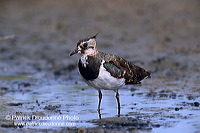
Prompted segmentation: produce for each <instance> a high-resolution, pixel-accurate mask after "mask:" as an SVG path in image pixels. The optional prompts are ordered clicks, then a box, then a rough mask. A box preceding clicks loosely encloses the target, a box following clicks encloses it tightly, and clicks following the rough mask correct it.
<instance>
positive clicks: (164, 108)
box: [0, 0, 200, 133]
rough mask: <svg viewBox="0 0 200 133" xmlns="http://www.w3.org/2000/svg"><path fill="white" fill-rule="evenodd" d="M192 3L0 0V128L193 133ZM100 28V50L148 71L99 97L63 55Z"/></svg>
mask: <svg viewBox="0 0 200 133" xmlns="http://www.w3.org/2000/svg"><path fill="white" fill-rule="evenodd" d="M199 7H200V1H199V0H170V1H164V0H143V1H141V0H121V1H120V0H115V1H111V0H108V1H107V0H102V1H97V0H84V1H83V0H76V1H73V0H59V1H48V0H43V1H40V0H29V1H27V0H17V1H12V0H0V112H1V115H0V132H8V133H9V132H15V133H16V132H42V133H43V132H80V133H82V132H145V133H146V132H159V133H160V132H167V133H168V132H184V133H198V132H200V107H199V103H200V98H199V97H200V87H199V86H200V75H199V72H200V15H199V12H200V8H199ZM97 32H100V34H99V35H98V37H97V42H98V49H99V50H100V51H104V52H107V53H112V54H117V55H119V56H122V57H124V58H125V59H127V60H129V61H131V62H132V63H135V64H136V65H140V66H142V67H144V68H145V69H147V70H149V71H150V72H151V73H152V78H151V79H146V80H144V81H143V82H142V84H141V85H135V86H124V87H123V88H122V89H121V90H119V93H120V96H121V97H120V98H121V104H122V108H121V114H122V116H121V117H120V118H118V117H116V115H117V107H116V106H117V105H116V101H115V97H114V95H115V94H114V92H112V91H103V101H102V110H101V112H102V118H103V119H101V120H99V119H98V114H97V111H96V109H97V103H98V94H97V91H96V90H95V89H93V88H91V87H88V86H87V85H86V84H85V83H84V82H83V81H82V79H81V78H80V76H79V74H78V71H77V66H76V63H77V60H78V58H79V57H78V56H74V57H69V53H70V52H71V51H72V50H74V48H75V46H76V43H77V42H78V40H79V39H81V38H85V37H89V36H92V35H94V34H95V33H97Z"/></svg>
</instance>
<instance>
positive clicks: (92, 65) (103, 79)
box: [70, 33, 151, 119]
mask: <svg viewBox="0 0 200 133" xmlns="http://www.w3.org/2000/svg"><path fill="white" fill-rule="evenodd" d="M97 35H98V33H97V34H96V35H94V36H92V37H88V38H85V39H81V40H79V42H78V43H77V46H76V49H75V50H74V51H73V52H72V53H71V54H70V56H72V55H74V54H80V55H81V58H80V59H79V61H78V68H79V72H80V75H81V76H82V78H83V80H84V81H85V82H86V83H87V84H88V85H89V86H92V87H93V88H95V89H97V90H98V93H99V103H98V110H97V111H98V114H99V118H100V119H101V113H100V105H101V99H102V93H101V90H102V89H104V90H114V91H115V92H116V96H115V97H116V99H117V104H118V117H119V116H120V100H119V93H118V89H120V88H121V87H122V86H123V85H130V84H140V81H141V80H143V79H146V78H150V77H151V76H150V73H149V72H148V71H146V70H145V69H143V68H141V67H139V66H136V65H134V64H131V63H130V62H128V61H126V60H125V59H123V58H121V57H119V56H117V55H113V54H106V53H103V52H100V51H98V50H97V42H96V37H97Z"/></svg>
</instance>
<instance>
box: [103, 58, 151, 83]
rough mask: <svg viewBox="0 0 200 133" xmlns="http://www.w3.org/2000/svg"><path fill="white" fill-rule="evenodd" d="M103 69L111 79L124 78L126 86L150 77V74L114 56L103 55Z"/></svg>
mask: <svg viewBox="0 0 200 133" xmlns="http://www.w3.org/2000/svg"><path fill="white" fill-rule="evenodd" d="M104 60H105V62H104V64H103V66H104V68H105V69H106V70H107V71H108V72H110V74H111V75H112V76H113V77H116V78H124V79H125V83H126V84H138V83H140V81H141V80H142V79H144V78H147V77H150V73H149V72H147V71H146V70H144V69H143V68H141V67H139V66H136V65H133V64H131V63H130V62H128V61H126V60H125V59H123V58H120V57H119V56H116V55H105V58H104Z"/></svg>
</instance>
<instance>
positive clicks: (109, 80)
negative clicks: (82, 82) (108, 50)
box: [86, 65, 125, 90]
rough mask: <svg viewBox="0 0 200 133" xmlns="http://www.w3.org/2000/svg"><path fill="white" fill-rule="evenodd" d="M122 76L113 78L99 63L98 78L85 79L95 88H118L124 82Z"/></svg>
mask: <svg viewBox="0 0 200 133" xmlns="http://www.w3.org/2000/svg"><path fill="white" fill-rule="evenodd" d="M124 82H125V79H124V78H120V79H118V78H114V77H112V76H111V75H110V73H109V72H108V71H106V69H105V68H104V67H103V65H101V67H100V72H99V76H98V78H96V79H95V80H92V81H86V83H87V84H89V85H91V86H92V87H94V88H95V89H105V90H117V89H120V88H121V87H122V86H123V85H124V84H125V83H124Z"/></svg>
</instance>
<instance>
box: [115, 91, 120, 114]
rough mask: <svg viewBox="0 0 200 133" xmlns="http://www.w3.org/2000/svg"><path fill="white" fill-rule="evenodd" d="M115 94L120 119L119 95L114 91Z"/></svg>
mask: <svg viewBox="0 0 200 133" xmlns="http://www.w3.org/2000/svg"><path fill="white" fill-rule="evenodd" d="M115 92H116V96H115V97H116V99H117V104H118V117H120V101H119V93H118V90H115Z"/></svg>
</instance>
